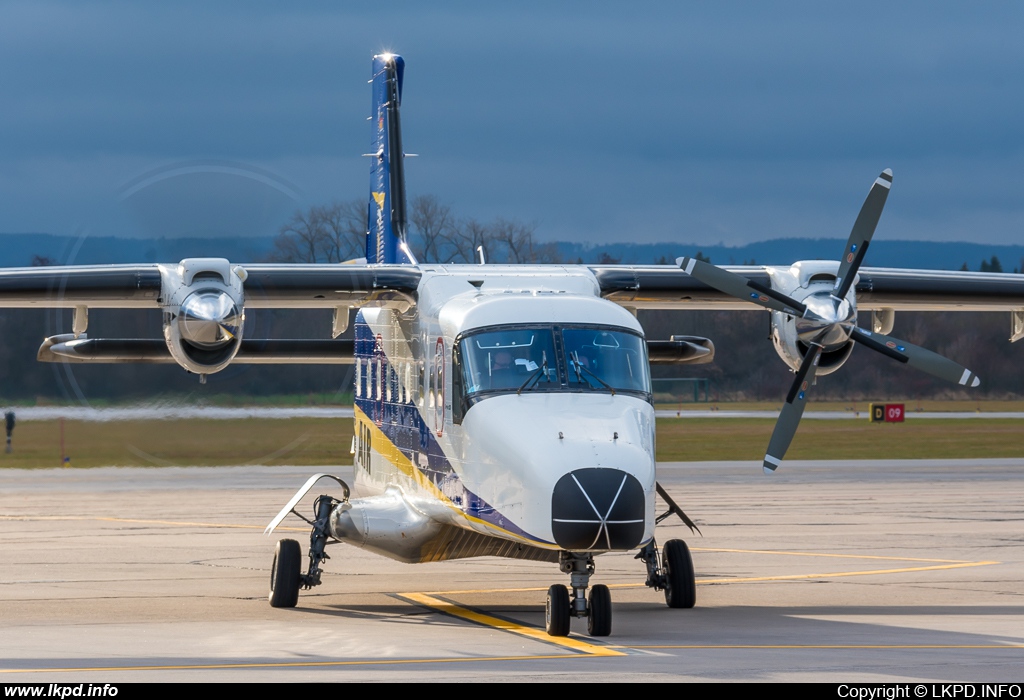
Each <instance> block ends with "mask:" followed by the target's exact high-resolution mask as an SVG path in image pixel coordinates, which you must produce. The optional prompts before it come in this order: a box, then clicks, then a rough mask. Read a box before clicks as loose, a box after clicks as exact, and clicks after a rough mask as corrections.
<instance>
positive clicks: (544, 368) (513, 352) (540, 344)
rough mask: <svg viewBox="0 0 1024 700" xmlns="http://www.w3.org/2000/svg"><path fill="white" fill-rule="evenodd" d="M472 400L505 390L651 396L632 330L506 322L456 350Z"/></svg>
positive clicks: (643, 354) (641, 347)
mask: <svg viewBox="0 0 1024 700" xmlns="http://www.w3.org/2000/svg"><path fill="white" fill-rule="evenodd" d="M456 371H457V374H458V377H457V379H458V380H460V381H459V383H460V384H461V385H462V386H461V392H460V393H461V394H462V396H463V397H464V398H468V399H469V400H470V402H471V403H472V401H473V399H474V397H479V398H483V397H484V396H487V395H490V394H491V393H492V392H495V393H508V392H518V393H525V392H552V391H557V392H604V393H612V394H614V393H616V392H620V391H621V392H627V393H632V394H634V395H636V394H639V395H642V396H643V397H644V398H647V399H648V400H650V393H651V379H650V370H649V365H648V362H647V347H646V345H645V344H644V341H643V338H641V337H640V336H639V335H637V334H636V333H634V332H632V331H628V330H625V329H615V328H610V327H595V326H585V325H561V326H509V327H502V328H488V329H484V330H481V331H479V332H474V333H472V334H467V335H465V336H464V337H463V338H462V339H461V340H460V341H459V343H458V346H457V351H456Z"/></svg>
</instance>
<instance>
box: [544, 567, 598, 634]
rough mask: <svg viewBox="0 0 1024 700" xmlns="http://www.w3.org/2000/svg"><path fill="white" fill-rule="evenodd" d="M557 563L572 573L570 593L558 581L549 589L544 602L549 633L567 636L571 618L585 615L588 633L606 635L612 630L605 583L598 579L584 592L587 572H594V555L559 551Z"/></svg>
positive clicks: (565, 571) (588, 574)
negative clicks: (559, 555) (588, 592)
mask: <svg viewBox="0 0 1024 700" xmlns="http://www.w3.org/2000/svg"><path fill="white" fill-rule="evenodd" d="M558 566H559V568H560V569H561V570H562V572H563V573H567V574H569V575H570V576H571V577H572V593H571V594H570V592H569V589H568V588H567V587H566V586H563V585H562V584H560V583H557V584H555V585H554V586H551V588H549V589H548V597H547V603H546V605H545V606H544V627H545V629H546V630H547V633H548V634H549V635H551V636H552V637H566V636H568V635H569V623H570V622H571V621H572V618H574V617H585V618H587V633H588V634H589V635H590V636H591V637H607V636H608V635H609V634H611V633H612V596H611V593H610V592H609V590H608V586H605V585H604V584H600V583H599V584H598V585H596V586H594V587H593V588H591V589H590V595H589V596H588V595H587V588H588V586H589V585H590V576H591V575H592V574H593V573H594V557H593V556H592V555H590V554H574V553H572V552H562V554H561V557H560V558H559V562H558Z"/></svg>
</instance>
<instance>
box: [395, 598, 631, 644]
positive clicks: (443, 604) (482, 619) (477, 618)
mask: <svg viewBox="0 0 1024 700" xmlns="http://www.w3.org/2000/svg"><path fill="white" fill-rule="evenodd" d="M397 595H398V597H399V598H403V599H405V600H408V601H410V602H413V603H416V604H417V605H422V606H424V607H427V608H430V609H432V610H437V611H438V612H442V613H444V614H446V615H452V616H453V617H458V618H461V619H463V620H469V621H470V622H475V623H477V624H480V625H484V626H486V627H494V628H495V629H500V630H504V631H505V632H512V633H514V634H521V635H523V636H524V637H529V638H531V639H533V640H535V641H539V642H544V643H546V644H556V645H558V646H562V647H566V648H567V649H572V650H574V651H578V652H581V653H583V654H587V655H588V656H623V655H624V654H623V653H622V652H621V651H615V650H614V649H612V648H610V647H607V646H604V645H600V644H592V643H590V642H585V641H583V640H582V639H577V638H574V637H552V636H549V635H548V633H547V632H545V631H544V630H540V629H537V628H536V627H527V626H526V625H521V624H519V623H518V622H512V621H510V620H503V619H501V618H500V617H494V616H493V615H487V614H485V613H481V612H477V611H475V610H470V609H469V608H464V607H462V606H460V605H455V604H454V603H449V602H448V601H446V600H441V599H440V598H437V597H435V596H433V595H428V594H426V593H399V594H397Z"/></svg>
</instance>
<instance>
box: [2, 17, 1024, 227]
mask: <svg viewBox="0 0 1024 700" xmlns="http://www.w3.org/2000/svg"><path fill="white" fill-rule="evenodd" d="M1022 36H1024V3H994V2H993V3H962V4H958V5H948V6H947V5H943V4H941V3H935V2H923V3H910V2H899V3H893V2H877V3H872V2H858V3H843V4H838V3H832V4H825V3H820V2H808V3H778V2H773V3H706V2H705V3H683V2H665V3H662V2H644V3H629V4H627V3H621V2H618V3H601V2H581V3H569V2H560V3H552V2H543V3H527V2H517V3H514V4H508V5H507V6H504V7H497V8H495V7H494V6H493V4H492V3H479V2H465V3H445V2H429V3H423V2H417V3H413V2H410V3H382V2H363V3H356V2H322V3H301V2H298V3H278V2H275V3H260V2H244V3H206V2H203V3H194V4H193V3H181V2H172V3H164V4H156V3H54V2H3V3H0V98H2V99H0V232H30V231H37V232H47V233H57V234H68V233H74V232H76V231H88V232H89V233H90V234H91V235H100V234H105V233H113V234H118V235H137V236H156V235H196V234H211V233H222V234H232V235H267V234H272V233H274V232H275V231H276V230H277V228H278V227H279V226H280V225H281V223H282V222H283V221H284V220H285V219H286V218H287V217H288V216H289V214H290V213H291V212H292V211H294V210H295V209H297V208H301V207H305V206H308V205H310V204H316V203H325V202H328V201H331V200H349V199H355V198H359V199H365V197H366V196H367V191H368V170H369V163H368V162H367V160H366V159H365V158H361V157H360V155H361V154H362V153H365V152H367V151H368V150H369V138H370V125H369V124H368V123H367V121H366V117H367V116H368V114H369V107H370V90H369V86H368V84H367V80H368V79H369V77H370V58H371V56H372V55H373V54H374V53H380V52H383V51H386V50H390V51H394V52H396V53H401V54H402V55H403V56H404V57H405V59H406V74H405V93H404V101H403V111H402V118H403V126H404V130H405V146H406V149H407V150H408V151H409V152H412V153H417V154H419V157H418V158H415V159H410V160H409V162H408V166H407V176H408V183H409V192H410V195H411V196H415V195H417V194H434V195H436V196H438V197H439V198H440V199H441V200H442V201H444V202H447V203H449V204H450V205H451V206H452V207H453V209H454V210H455V211H456V212H458V213H459V214H461V215H465V216H474V217H478V218H481V219H490V218H494V217H497V216H503V217H508V218H517V219H520V220H523V221H527V222H533V223H536V224H537V227H538V229H537V230H538V234H539V235H540V236H541V237H542V238H545V239H549V240H576V241H594V242H605V241H622V240H627V241H648V242H653V241H674V240H675V241H680V242H681V243H697V244H700V243H705V244H711V243H719V242H724V243H727V244H742V243H746V242H749V241H754V240H762V239H766V238H774V237H780V236H800V237H823V236H824V237H836V238H844V237H845V236H846V235H847V234H848V233H849V230H850V227H851V226H852V224H853V220H854V218H855V216H856V214H857V211H858V209H859V207H860V204H861V202H862V200H863V197H864V196H865V195H866V194H867V191H868V188H869V186H870V184H871V182H872V181H873V180H874V178H875V176H876V175H877V174H878V172H879V171H881V170H882V169H883V168H886V167H890V168H892V169H893V171H894V173H895V182H894V185H893V190H892V196H891V197H890V198H889V202H888V205H887V209H886V212H885V214H884V215H883V217H882V222H881V224H880V226H879V229H878V234H877V235H878V237H885V238H887V239H932V240H969V241H975V242H991V243H1021V242H1024V235H1022V233H1024V135H1022V134H1024V89H1022V88H1024V40H1022V38H1021V37H1022Z"/></svg>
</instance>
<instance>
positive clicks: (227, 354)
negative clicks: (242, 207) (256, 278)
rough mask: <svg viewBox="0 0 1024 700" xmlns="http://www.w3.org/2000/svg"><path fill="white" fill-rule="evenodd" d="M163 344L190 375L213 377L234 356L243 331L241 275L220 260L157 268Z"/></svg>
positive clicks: (190, 260) (193, 260) (242, 271)
mask: <svg viewBox="0 0 1024 700" xmlns="http://www.w3.org/2000/svg"><path fill="white" fill-rule="evenodd" d="M160 275H161V277H162V289H161V293H160V305H161V307H162V308H163V312H164V318H163V322H164V341H165V342H166V343H167V349H168V350H169V351H170V353H171V356H172V357H173V358H174V361H175V362H177V363H178V364H179V365H181V366H182V367H184V368H185V369H186V370H188V371H189V372H194V373H195V374H199V375H206V374H213V373H214V372H219V371H221V370H222V369H224V368H225V367H227V366H228V365H229V364H230V363H231V360H232V359H234V357H235V355H236V354H237V353H238V349H239V347H240V346H241V344H242V334H243V330H244V327H245V291H244V289H243V282H245V278H246V272H245V269H244V268H243V267H241V266H240V265H234V266H232V265H231V263H230V262H228V261H227V260H225V259H223V258H187V259H185V260H182V261H181V262H180V263H178V264H177V265H161V266H160Z"/></svg>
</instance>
